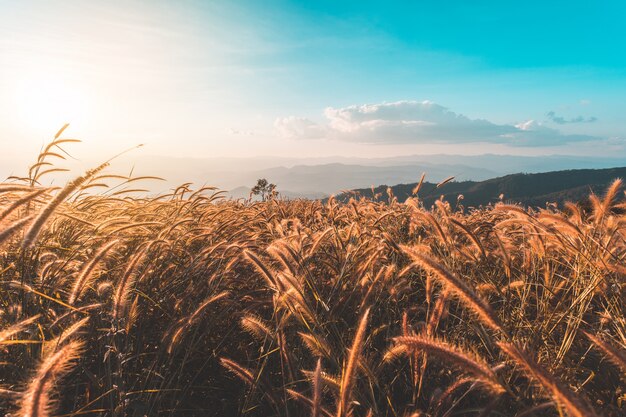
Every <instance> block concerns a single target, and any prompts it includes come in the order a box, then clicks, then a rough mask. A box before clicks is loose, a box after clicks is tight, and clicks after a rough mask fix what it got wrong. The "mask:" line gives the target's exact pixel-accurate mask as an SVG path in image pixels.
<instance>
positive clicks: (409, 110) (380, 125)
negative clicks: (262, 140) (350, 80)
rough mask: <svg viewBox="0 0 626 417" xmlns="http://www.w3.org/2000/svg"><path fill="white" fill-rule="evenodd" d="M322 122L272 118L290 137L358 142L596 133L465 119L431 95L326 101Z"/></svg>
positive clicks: (543, 141) (575, 138) (561, 137)
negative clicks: (425, 98) (344, 103)
mask: <svg viewBox="0 0 626 417" xmlns="http://www.w3.org/2000/svg"><path fill="white" fill-rule="evenodd" d="M324 115H325V117H326V122H325V123H323V124H318V123H315V122H313V121H311V120H309V119H305V118H300V117H294V116H291V117H285V118H280V119H277V120H276V122H275V127H276V129H277V130H278V132H279V133H280V134H281V135H282V136H283V137H287V138H292V139H321V138H325V139H333V140H340V141H349V142H360V143H430V144H434V143H471V142H490V143H502V144H508V145H512V146H555V145H561V144H564V143H569V142H581V141H590V140H595V139H600V138H597V137H593V136H587V135H565V134H562V133H560V132H559V131H558V130H556V129H552V128H549V127H546V126H544V125H542V124H541V123H539V122H536V121H533V120H529V121H526V122H522V123H519V124H516V125H512V124H511V125H509V124H495V123H492V122H490V121H488V120H484V119H470V118H468V117H466V116H464V115H462V114H458V113H455V112H453V111H451V110H449V109H447V108H446V107H443V106H441V105H439V104H436V103H433V102H432V101H422V102H418V101H398V102H394V103H380V104H364V105H355V106H348V107H344V108H337V109H336V108H332V107H329V108H327V109H326V110H325V111H324Z"/></svg>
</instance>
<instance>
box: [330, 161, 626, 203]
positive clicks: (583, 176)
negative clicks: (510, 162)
mask: <svg viewBox="0 0 626 417" xmlns="http://www.w3.org/2000/svg"><path fill="white" fill-rule="evenodd" d="M615 178H626V167H624V168H610V169H577V170H565V171H552V172H545V173H540V174H512V175H506V176H503V177H498V178H492V179H489V180H486V181H462V182H455V181H451V182H449V183H447V184H444V185H442V186H441V187H440V188H437V185H436V184H433V183H430V182H425V183H424V184H422V187H421V189H420V191H419V195H418V196H419V198H420V199H421V200H422V201H423V202H424V204H425V205H426V206H427V207H430V206H431V205H433V204H434V202H435V200H437V199H439V198H440V197H441V196H443V198H444V199H445V200H446V201H448V202H450V203H451V204H452V205H453V206H454V205H455V204H456V203H457V199H458V197H459V195H463V199H462V200H461V201H460V204H462V205H463V206H464V207H466V208H469V207H478V206H481V205H487V204H489V203H495V202H497V201H499V199H500V195H502V196H503V198H504V201H510V202H516V203H521V204H523V205H525V206H531V207H536V206H538V207H545V205H546V203H547V202H550V203H557V204H559V205H562V204H563V203H564V202H565V201H573V202H578V201H582V200H585V199H586V198H587V197H588V196H589V194H590V193H591V192H594V193H596V194H602V193H604V191H605V189H606V187H608V185H609V184H610V183H611V182H612V181H613V180H614V179H615ZM416 185H417V183H411V184H399V185H394V186H392V187H391V190H392V191H393V195H394V196H395V197H397V198H398V200H399V201H401V202H404V201H405V200H406V199H407V198H408V197H409V196H410V195H411V193H412V190H413V189H414V188H415V186H416ZM387 188H388V186H387V185H381V186H378V187H376V188H375V189H374V196H375V197H376V198H377V199H378V200H382V201H384V200H385V199H387V198H388V197H387ZM353 193H356V194H357V195H360V196H364V197H368V198H372V190H371V189H367V188H363V189H356V190H353V191H352V194H353ZM350 194H351V193H342V194H340V195H338V196H337V199H338V200H340V201H347V200H348V199H349V198H350ZM623 197H624V195H623V194H621V198H623Z"/></svg>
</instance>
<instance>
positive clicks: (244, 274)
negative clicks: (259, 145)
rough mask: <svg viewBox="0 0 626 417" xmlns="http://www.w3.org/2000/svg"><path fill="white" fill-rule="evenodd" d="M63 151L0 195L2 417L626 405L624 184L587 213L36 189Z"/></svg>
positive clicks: (98, 182) (76, 186) (131, 183)
mask: <svg viewBox="0 0 626 417" xmlns="http://www.w3.org/2000/svg"><path fill="white" fill-rule="evenodd" d="M65 145H66V143H65V142H64V141H63V140H62V139H56V140H55V142H53V143H52V144H51V145H50V146H49V147H47V148H46V149H45V150H44V151H43V152H42V153H41V155H40V156H39V158H38V160H37V163H36V164H35V165H34V166H33V167H32V169H31V170H30V173H29V175H28V176H27V177H26V178H24V179H22V180H14V181H12V182H10V183H5V184H2V185H0V221H1V223H0V303H1V304H0V345H1V346H0V348H1V349H0V409H3V410H6V411H7V412H10V413H11V415H12V416H22V417H26V416H29V417H41V416H49V415H54V416H66V417H69V416H83V415H87V416H92V415H102V416H105V415H106V416H144V415H147V416H204V415H209V416H210V415H215V416H218V415H219V416H237V415H245V416H292V417H295V416H309V415H310V416H338V417H341V416H366V415H371V416H441V417H443V416H479V415H480V416H487V415H492V416H520V417H521V416H558V415H569V416H592V415H604V416H620V415H624V414H626V314H625V310H624V309H625V306H624V299H625V294H626V281H625V277H626V264H625V259H626V215H624V214H623V213H624V211H625V210H624V209H625V208H626V205H625V204H624V202H623V201H624V194H623V192H622V191H621V190H620V186H621V182H620V181H619V180H618V181H616V182H614V183H613V185H611V186H610V187H609V188H608V189H607V191H606V194H605V195H603V196H594V195H592V196H591V197H590V207H592V210H590V211H588V212H583V211H582V210H581V209H580V208H579V207H578V206H576V205H574V204H570V205H567V206H566V207H564V208H563V211H561V210H557V209H556V208H549V209H545V210H527V209H522V208H520V207H518V206H514V205H497V206H495V207H488V208H485V209H481V210H479V211H476V210H465V211H462V210H460V209H457V208H455V209H454V210H453V209H452V208H451V207H450V205H448V204H447V203H443V202H439V203H438V204H436V205H435V207H433V208H432V209H430V208H428V209H426V208H424V207H422V205H421V203H420V200H419V190H414V197H413V198H411V199H409V200H408V201H407V202H406V203H403V204H400V203H398V202H396V201H394V198H393V195H389V198H388V201H387V202H384V203H382V202H372V201H368V200H365V199H363V200H354V199H353V200H351V201H350V202H349V203H347V204H338V203H336V202H335V201H334V200H333V199H331V200H330V201H328V203H322V202H319V201H281V200H279V199H271V200H270V201H267V202H234V201H225V200H223V199H221V198H220V194H219V193H217V192H215V190H212V189H197V190H196V189H192V188H191V187H190V185H189V184H187V185H182V186H180V187H179V188H177V189H176V190H175V191H173V192H172V193H171V194H169V195H164V196H160V197H155V198H133V197H130V195H135V194H133V193H131V191H132V190H131V189H135V188H141V187H140V186H139V185H138V186H135V185H136V184H140V182H141V181H149V180H150V178H128V177H123V176H116V175H113V174H111V173H109V172H108V171H107V170H106V166H102V167H99V168H97V169H94V170H92V171H89V172H88V173H86V174H84V175H83V176H81V177H78V178H77V179H75V180H73V181H71V182H70V183H68V185H66V186H65V187H64V188H61V189H52V188H46V187H42V186H40V185H38V184H39V182H43V179H44V178H47V176H48V175H54V173H53V172H52V171H50V172H46V170H49V169H54V167H55V166H56V164H57V163H58V162H62V161H61V160H60V157H62V156H63V154H62V152H60V150H59V147H62V146H65ZM48 163H52V164H53V165H47V164H48ZM157 174H158V173H157ZM444 187H445V185H444Z"/></svg>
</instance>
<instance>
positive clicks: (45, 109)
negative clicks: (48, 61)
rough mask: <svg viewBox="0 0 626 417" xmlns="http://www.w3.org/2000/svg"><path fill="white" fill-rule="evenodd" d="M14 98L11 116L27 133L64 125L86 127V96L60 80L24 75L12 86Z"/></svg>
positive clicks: (43, 75) (60, 78)
mask: <svg viewBox="0 0 626 417" xmlns="http://www.w3.org/2000/svg"><path fill="white" fill-rule="evenodd" d="M14 94H15V98H14V102H15V111H16V113H15V114H16V115H17V116H18V119H19V122H20V123H21V124H23V125H25V126H28V127H29V128H31V129H34V130H37V131H39V130H41V131H44V132H50V131H52V130H54V129H58V128H59V127H60V126H62V125H63V124H64V123H72V124H76V123H80V124H84V123H86V118H87V117H88V114H89V102H88V98H87V95H86V94H85V92H84V89H82V88H80V86H79V85H77V84H76V83H71V82H68V81H67V80H65V79H64V78H63V77H60V76H54V75H49V74H37V73H34V72H31V73H26V74H24V75H22V76H21V77H20V79H19V81H17V82H16V83H15V92H14Z"/></svg>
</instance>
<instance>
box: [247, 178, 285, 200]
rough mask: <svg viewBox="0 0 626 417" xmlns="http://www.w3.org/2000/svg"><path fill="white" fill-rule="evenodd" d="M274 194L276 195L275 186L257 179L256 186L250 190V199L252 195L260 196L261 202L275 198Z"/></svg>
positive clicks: (263, 179)
mask: <svg viewBox="0 0 626 417" xmlns="http://www.w3.org/2000/svg"><path fill="white" fill-rule="evenodd" d="M276 194H278V192H277V191H276V184H270V183H268V182H267V180H266V179H265V178H261V179H258V180H257V182H256V185H255V186H254V187H252V190H250V197H252V195H260V196H261V199H263V201H267V200H269V199H270V198H274V197H276Z"/></svg>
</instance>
